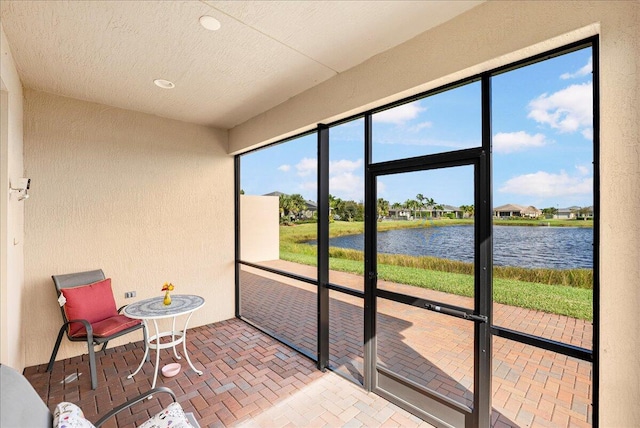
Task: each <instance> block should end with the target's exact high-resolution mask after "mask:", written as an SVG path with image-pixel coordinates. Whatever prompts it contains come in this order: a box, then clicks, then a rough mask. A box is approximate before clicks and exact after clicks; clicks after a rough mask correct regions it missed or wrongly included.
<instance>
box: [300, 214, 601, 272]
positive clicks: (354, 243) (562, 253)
mask: <svg viewBox="0 0 640 428" xmlns="http://www.w3.org/2000/svg"><path fill="white" fill-rule="evenodd" d="M473 230H474V228H473V226H469V225H461V226H441V227H430V228H413V229H396V230H389V231H386V232H379V233H378V252H380V253H388V254H407V255H412V256H433V257H440V258H445V259H451V260H459V261H463V262H473ZM310 243H312V244H315V241H313V242H310ZM329 245H330V246H332V247H341V248H351V249H355V250H360V251H363V250H364V235H348V236H340V237H337V238H331V239H330V241H329ZM493 263H494V265H496V266H519V267H525V268H551V269H575V268H584V269H592V268H593V229H592V228H581V227H544V226H539V227H527V226H494V227H493Z"/></svg>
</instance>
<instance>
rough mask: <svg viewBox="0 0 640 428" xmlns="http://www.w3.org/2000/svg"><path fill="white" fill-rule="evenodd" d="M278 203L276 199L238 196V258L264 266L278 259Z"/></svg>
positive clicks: (272, 197)
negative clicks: (264, 263) (266, 262)
mask: <svg viewBox="0 0 640 428" xmlns="http://www.w3.org/2000/svg"><path fill="white" fill-rule="evenodd" d="M279 216H280V202H279V198H278V197H277V196H255V195H242V196H240V236H241V239H240V252H241V254H240V258H241V259H242V260H244V261H247V262H254V263H255V262H264V261H267V260H278V259H279V258H280V227H279V226H280V222H279Z"/></svg>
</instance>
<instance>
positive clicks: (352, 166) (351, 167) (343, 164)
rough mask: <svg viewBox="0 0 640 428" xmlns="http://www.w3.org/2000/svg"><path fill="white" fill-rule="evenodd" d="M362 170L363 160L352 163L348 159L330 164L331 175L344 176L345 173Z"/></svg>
mask: <svg viewBox="0 0 640 428" xmlns="http://www.w3.org/2000/svg"><path fill="white" fill-rule="evenodd" d="M359 168H362V159H358V160H355V161H350V160H348V159H341V160H338V161H331V162H330V163H329V174H330V175H334V174H342V173H344V172H351V171H355V170H356V169H359Z"/></svg>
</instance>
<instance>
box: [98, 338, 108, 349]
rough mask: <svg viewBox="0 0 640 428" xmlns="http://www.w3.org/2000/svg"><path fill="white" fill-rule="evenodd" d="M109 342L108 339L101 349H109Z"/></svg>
mask: <svg viewBox="0 0 640 428" xmlns="http://www.w3.org/2000/svg"><path fill="white" fill-rule="evenodd" d="M107 343H109V341H108V340H107V341H106V342H104V343H103V344H102V348H101V349H100V350H101V351H104V350H105V349H107Z"/></svg>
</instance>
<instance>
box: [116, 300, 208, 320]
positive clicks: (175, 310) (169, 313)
mask: <svg viewBox="0 0 640 428" xmlns="http://www.w3.org/2000/svg"><path fill="white" fill-rule="evenodd" d="M163 300H164V296H158V297H152V298H150V299H145V300H140V301H139V302H134V303H131V304H129V305H127V306H126V307H125V308H124V314H125V315H126V316H128V317H129V318H135V319H154V318H167V317H175V316H178V315H183V314H188V313H189V312H193V311H195V310H196V309H198V308H200V307H202V306H203V305H204V299H203V298H202V297H200V296H196V295H193V294H172V295H171V304H170V305H165V304H164V303H163Z"/></svg>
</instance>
